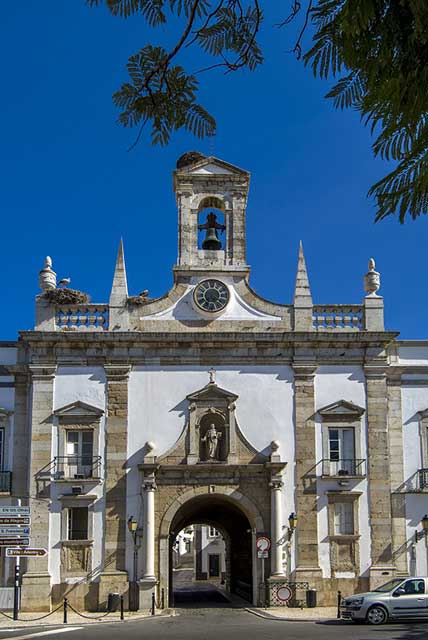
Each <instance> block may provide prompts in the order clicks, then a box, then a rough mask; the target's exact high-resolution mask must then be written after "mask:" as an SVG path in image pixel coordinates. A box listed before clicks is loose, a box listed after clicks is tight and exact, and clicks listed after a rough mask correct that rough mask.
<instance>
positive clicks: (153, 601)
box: [151, 593, 155, 616]
mask: <svg viewBox="0 0 428 640" xmlns="http://www.w3.org/2000/svg"><path fill="white" fill-rule="evenodd" d="M151 614H152V616H154V615H155V594H154V593H152V608H151Z"/></svg>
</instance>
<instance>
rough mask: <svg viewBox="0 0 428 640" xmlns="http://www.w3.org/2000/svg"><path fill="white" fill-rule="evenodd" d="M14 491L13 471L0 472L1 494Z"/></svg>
mask: <svg viewBox="0 0 428 640" xmlns="http://www.w3.org/2000/svg"><path fill="white" fill-rule="evenodd" d="M11 491H12V471H0V493H10V492H11Z"/></svg>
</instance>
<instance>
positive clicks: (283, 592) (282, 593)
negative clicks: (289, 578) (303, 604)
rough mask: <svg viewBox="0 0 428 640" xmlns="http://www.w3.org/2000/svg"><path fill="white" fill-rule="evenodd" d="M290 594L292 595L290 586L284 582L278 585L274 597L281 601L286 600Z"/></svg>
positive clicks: (289, 597)
mask: <svg viewBox="0 0 428 640" xmlns="http://www.w3.org/2000/svg"><path fill="white" fill-rule="evenodd" d="M292 595H293V593H292V591H291V589H290V587H289V586H288V584H284V585H282V586H281V587H278V589H277V591H276V597H277V598H278V600H280V601H281V602H288V601H289V600H290V599H291V596H292Z"/></svg>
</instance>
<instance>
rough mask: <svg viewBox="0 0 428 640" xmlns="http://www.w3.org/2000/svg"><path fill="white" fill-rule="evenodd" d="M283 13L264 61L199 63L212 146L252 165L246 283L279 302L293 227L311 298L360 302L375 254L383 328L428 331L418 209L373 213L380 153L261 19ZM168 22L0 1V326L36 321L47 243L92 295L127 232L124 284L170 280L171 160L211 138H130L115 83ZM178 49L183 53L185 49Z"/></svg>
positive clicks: (99, 298) (64, 271)
mask: <svg viewBox="0 0 428 640" xmlns="http://www.w3.org/2000/svg"><path fill="white" fill-rule="evenodd" d="M266 4H268V3H266ZM269 4H270V3H269ZM273 4H275V3H273ZM280 17H281V16H280V15H279V14H274V13H273V12H272V13H271V14H269V15H268V16H267V17H266V22H265V26H264V31H263V33H262V37H261V39H262V42H263V44H264V46H265V55H266V63H265V64H264V65H263V67H261V68H260V69H259V70H258V71H257V72H256V73H253V74H250V73H243V74H240V75H238V74H235V75H231V74H229V75H227V76H225V75H223V73H222V72H221V71H220V72H214V73H211V74H206V75H205V76H201V92H200V102H201V103H202V104H203V105H204V106H206V107H208V108H209V109H210V110H211V111H212V112H213V114H214V115H215V116H216V117H217V122H218V135H217V136H216V139H215V141H214V155H216V156H217V157H219V158H222V159H224V160H226V161H228V162H231V163H232V164H235V165H238V166H240V167H242V168H244V169H247V170H249V171H250V172H251V174H252V177H251V190H250V199H249V204H248V210H247V248H248V262H249V264H251V266H252V273H251V285H252V286H253V287H254V288H255V289H256V291H257V292H258V293H259V294H260V295H262V296H263V297H266V298H269V299H271V300H273V301H276V302H281V303H290V302H291V301H292V295H293V287H294V280H295V272H296V264H297V252H298V243H299V240H300V239H302V241H303V244H304V249H305V255H306V261H307V265H308V271H309V277H310V283H311V289H312V296H313V299H314V302H316V303H326V304H327V303H348V304H349V303H358V302H360V301H361V300H362V298H363V295H364V292H363V287H362V277H363V274H364V273H365V271H366V270H367V260H368V258H369V257H370V256H374V257H375V259H376V263H377V268H378V270H379V271H380V272H381V277H382V288H381V291H380V293H382V295H383V296H384V298H385V307H386V327H387V328H388V329H391V330H398V331H400V332H401V336H402V337H403V338H410V339H418V338H424V337H427V338H428V335H427V333H428V332H427V330H426V329H425V323H424V321H423V318H424V317H426V314H427V301H426V296H425V286H426V285H425V284H424V283H425V278H426V268H425V259H426V254H427V251H426V246H427V240H428V234H427V225H428V219H426V218H425V217H423V218H421V219H419V220H418V221H416V222H411V221H409V222H407V223H406V224H405V225H404V226H402V225H400V224H399V223H398V222H397V221H396V220H395V219H390V220H387V221H385V222H382V223H378V224H376V225H375V224H374V223H373V218H374V215H373V212H374V210H373V203H372V202H371V201H370V200H368V199H367V198H366V193H367V190H368V188H369V186H370V185H371V184H372V183H373V182H374V181H375V180H376V179H378V178H379V177H381V176H382V175H383V173H384V172H385V170H386V166H385V165H384V164H383V163H382V162H381V161H379V160H374V159H373V157H372V152H371V148H370V136H369V132H368V131H367V130H365V129H364V128H363V126H362V125H361V124H360V121H359V117H358V115H357V114H355V113H352V112H344V113H342V112H337V111H335V110H334V109H333V106H332V105H331V103H330V102H329V101H326V100H325V99H324V97H323V96H324V94H325V93H326V92H327V90H328V86H329V85H328V84H327V83H324V82H320V81H318V80H315V79H314V78H313V76H312V74H311V72H310V70H308V69H305V68H304V67H303V65H302V63H301V62H298V61H296V60H295V59H294V57H293V56H292V55H290V54H288V53H287V51H288V50H289V49H290V48H291V46H292V44H293V36H292V32H287V31H278V30H276V29H275V28H273V27H272V25H273V24H274V23H275V22H276V21H278V19H279V18H280ZM175 35H176V33H175V31H174V32H172V33H171V31H166V30H161V31H160V32H157V31H153V30H150V31H149V30H148V29H147V28H146V27H145V25H144V23H143V22H142V20H140V19H130V20H127V21H124V20H121V19H119V18H113V17H112V16H110V15H109V14H108V13H107V11H106V10H105V9H90V8H88V7H87V6H86V5H85V3H84V0H61V1H59V0H43V2H37V3H36V2H34V1H31V0H21V2H11V3H6V4H5V6H4V7H2V19H1V24H0V55H1V59H2V60H3V65H2V86H3V99H2V101H1V104H0V111H1V117H0V136H1V156H0V158H1V159H0V165H1V167H0V169H1V173H0V176H1V178H0V184H1V188H0V212H1V222H2V240H3V241H2V267H3V268H2V270H1V275H0V287H1V294H2V299H3V304H2V313H1V314H0V339H3V340H13V339H15V338H16V336H17V333H18V331H19V330H24V329H31V328H33V326H34V296H35V295H36V294H37V293H38V284H37V279H38V271H39V269H40V268H41V267H42V266H43V260H44V257H45V255H47V254H49V255H51V256H52V258H53V261H54V269H55V270H56V271H57V273H58V276H59V277H60V278H61V277H65V276H71V278H72V285H71V286H73V287H75V288H78V289H81V290H83V291H87V292H88V293H90V294H91V297H92V300H93V301H94V302H103V301H107V300H108V297H109V292H110V287H111V280H112V276H113V269H114V263H115V257H116V251H117V245H118V242H119V239H120V237H121V236H123V239H124V244H125V256H126V263H127V271H128V281H129V289H130V294H136V293H138V292H139V291H141V290H142V289H146V288H147V289H149V291H150V295H151V296H158V295H162V294H163V293H165V292H166V291H167V290H168V289H169V288H170V287H171V284H172V269H171V267H172V265H173V264H174V263H175V260H176V254H177V212H176V207H175V201H174V195H173V192H172V178H171V172H172V170H173V169H174V167H175V163H176V160H177V158H178V157H179V156H180V155H181V154H182V153H183V152H185V151H187V150H191V149H197V150H200V151H201V152H202V153H206V154H209V152H210V142H209V141H208V140H207V141H202V142H201V141H198V140H197V139H195V138H193V137H192V136H190V135H188V134H185V133H179V134H178V135H176V136H175V137H174V139H173V141H172V143H171V144H170V145H169V146H168V147H166V148H160V147H152V146H151V145H150V141H149V140H148V139H147V138H144V137H143V139H142V141H141V143H140V145H139V146H138V147H137V148H136V149H134V150H133V151H132V152H127V148H128V147H129V145H130V144H131V143H132V141H133V139H134V133H133V132H132V131H129V130H126V129H122V128H121V127H119V126H118V125H117V124H116V118H117V111H116V110H115V108H114V106H113V104H112V101H111V94H112V93H113V92H114V91H115V90H116V89H117V88H118V86H119V85H120V83H121V82H122V81H124V80H126V69H125V64H126V60H127V57H128V55H129V54H131V53H134V52H135V51H137V50H138V49H139V48H140V47H141V46H143V45H144V44H145V43H146V42H148V41H149V39H152V40H156V38H159V39H160V41H162V42H163V43H168V42H172V41H173V40H174V36H175ZM186 55H187V60H190V61H192V59H193V58H194V55H195V54H194V53H187V54H186ZM196 68H197V65H196Z"/></svg>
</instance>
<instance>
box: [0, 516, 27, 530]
mask: <svg viewBox="0 0 428 640" xmlns="http://www.w3.org/2000/svg"><path fill="white" fill-rule="evenodd" d="M6 524H19V525H27V526H28V525H29V524H31V518H29V517H28V516H2V515H1V513H0V527H3V526H4V525H6Z"/></svg>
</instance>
